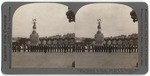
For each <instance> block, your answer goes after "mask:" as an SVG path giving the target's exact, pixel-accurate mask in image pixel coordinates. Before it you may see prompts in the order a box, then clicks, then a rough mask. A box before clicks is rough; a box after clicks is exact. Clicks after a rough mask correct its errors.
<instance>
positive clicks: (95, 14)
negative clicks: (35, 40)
mask: <svg viewBox="0 0 150 76" xmlns="http://www.w3.org/2000/svg"><path fill="white" fill-rule="evenodd" d="M67 10H68V7H67V6H65V5H61V4H55V3H33V4H26V5H23V6H21V7H19V8H18V9H17V10H16V12H15V14H14V16H13V37H29V36H30V34H31V32H32V26H33V23H32V19H33V18H36V19H37V32H38V34H39V36H40V37H43V36H53V35H56V34H59V35H63V34H66V33H76V36H77V37H92V38H93V37H94V35H95V34H96V32H97V25H98V24H97V19H98V18H101V21H102V23H101V28H102V30H101V31H102V33H103V34H104V36H105V37H109V36H117V35H121V34H125V35H129V34H131V33H137V32H138V23H137V22H136V23H134V22H133V21H132V19H131V17H130V12H131V10H132V8H130V7H128V6H125V5H121V4H104V3H99V4H90V5H86V6H83V7H82V8H80V9H79V10H78V12H77V13H76V23H73V22H72V23H69V22H68V19H67V18H66V12H67Z"/></svg>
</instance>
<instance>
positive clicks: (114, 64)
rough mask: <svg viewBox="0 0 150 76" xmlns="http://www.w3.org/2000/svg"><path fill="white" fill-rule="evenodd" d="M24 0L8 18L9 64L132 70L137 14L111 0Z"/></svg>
mask: <svg viewBox="0 0 150 76" xmlns="http://www.w3.org/2000/svg"><path fill="white" fill-rule="evenodd" d="M75 8H76V7H75V6H74V8H71V7H69V6H67V5H65V4H60V3H29V4H25V5H22V6H20V7H19V8H17V10H16V11H15V13H14V14H13V18H12V54H11V56H12V57H11V67H12V68H134V69H136V68H138V67H139V66H138V65H139V64H138V18H137V15H136V12H135V11H134V9H133V8H131V7H129V6H127V5H124V4H117V3H90V4H86V5H84V6H82V7H81V8H79V9H78V10H77V11H76V10H75Z"/></svg>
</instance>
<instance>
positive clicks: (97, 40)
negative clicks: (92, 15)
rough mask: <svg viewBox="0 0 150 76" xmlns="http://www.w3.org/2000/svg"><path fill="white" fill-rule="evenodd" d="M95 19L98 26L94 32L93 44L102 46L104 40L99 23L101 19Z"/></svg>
mask: <svg viewBox="0 0 150 76" xmlns="http://www.w3.org/2000/svg"><path fill="white" fill-rule="evenodd" d="M97 21H98V26H97V29H98V31H97V33H96V34H95V45H97V46H102V45H103V42H104V35H103V33H102V32H101V25H100V22H101V19H98V20H97Z"/></svg>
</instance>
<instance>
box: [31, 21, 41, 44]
mask: <svg viewBox="0 0 150 76" xmlns="http://www.w3.org/2000/svg"><path fill="white" fill-rule="evenodd" d="M30 42H31V44H30V45H33V46H36V45H38V42H39V35H38V33H37V32H36V19H33V31H32V33H31V34H30Z"/></svg>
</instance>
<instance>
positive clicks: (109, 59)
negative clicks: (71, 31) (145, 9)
mask: <svg viewBox="0 0 150 76" xmlns="http://www.w3.org/2000/svg"><path fill="white" fill-rule="evenodd" d="M75 34H76V37H75V40H76V43H75V46H76V52H77V53H75V67H76V68H137V67H138V19H137V15H136V12H135V11H134V9H132V8H131V7H129V6H127V5H123V4H115V3H95V4H88V5H85V6H83V7H81V8H80V9H79V10H78V11H77V13H76V24H75Z"/></svg>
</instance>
